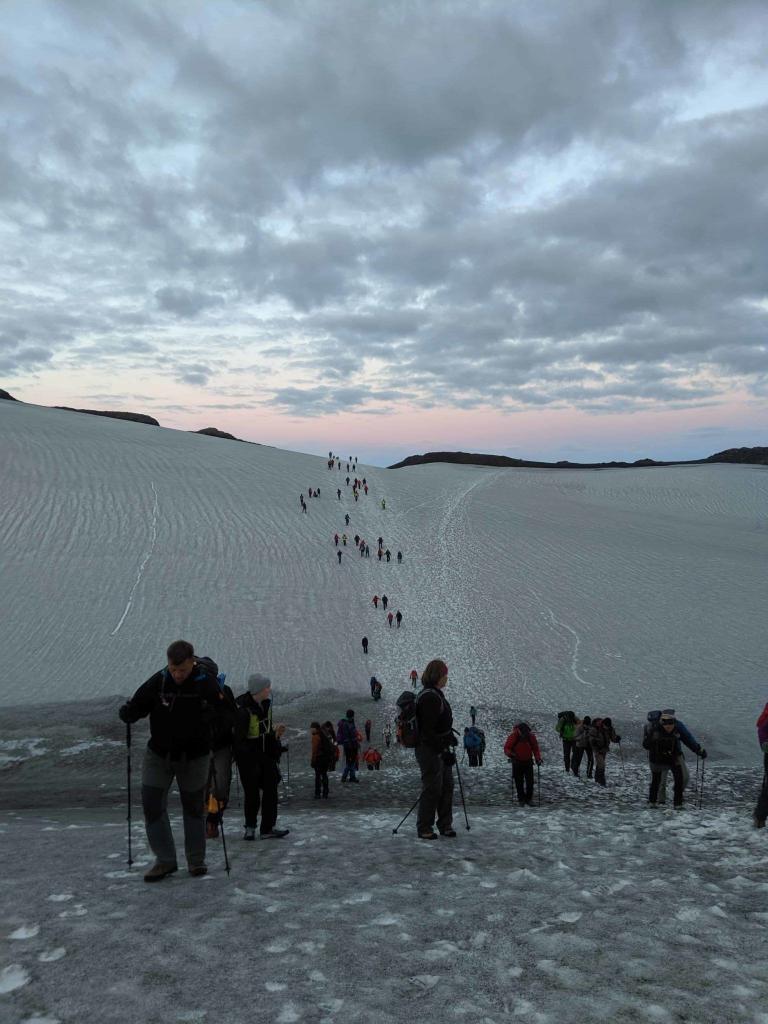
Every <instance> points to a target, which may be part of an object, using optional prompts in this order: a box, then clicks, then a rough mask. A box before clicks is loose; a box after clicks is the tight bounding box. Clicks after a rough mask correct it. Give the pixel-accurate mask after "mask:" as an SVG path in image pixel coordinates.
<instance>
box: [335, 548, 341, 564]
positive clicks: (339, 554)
mask: <svg viewBox="0 0 768 1024" xmlns="http://www.w3.org/2000/svg"><path fill="white" fill-rule="evenodd" d="M336 557H337V558H338V560H339V565H341V552H340V551H337V552H336Z"/></svg>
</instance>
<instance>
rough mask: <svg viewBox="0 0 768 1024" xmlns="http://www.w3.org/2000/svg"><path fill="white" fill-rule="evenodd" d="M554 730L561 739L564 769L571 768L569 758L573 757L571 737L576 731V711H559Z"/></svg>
mask: <svg viewBox="0 0 768 1024" xmlns="http://www.w3.org/2000/svg"><path fill="white" fill-rule="evenodd" d="M555 732H556V733H557V735H558V736H559V737H560V739H561V740H562V741H563V761H564V762H565V770H566V771H567V772H569V771H570V770H571V759H572V757H573V737H574V735H575V733H576V712H575V711H560V712H559V713H558V716H557V725H556V726H555Z"/></svg>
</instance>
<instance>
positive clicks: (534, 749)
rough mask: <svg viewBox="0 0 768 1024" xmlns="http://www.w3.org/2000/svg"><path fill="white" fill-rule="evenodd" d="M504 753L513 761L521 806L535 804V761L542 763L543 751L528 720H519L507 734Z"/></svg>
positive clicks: (513, 770)
mask: <svg viewBox="0 0 768 1024" xmlns="http://www.w3.org/2000/svg"><path fill="white" fill-rule="evenodd" d="M504 753H505V754H506V755H507V757H508V758H509V759H510V761H511V762H512V778H513V779H514V780H515V788H516V789H517V799H518V800H519V802H520V804H521V806H522V805H526V806H528V807H530V806H531V805H532V804H533V762H534V760H535V761H536V764H541V763H542V760H541V751H540V750H539V743H538V740H537V739H536V734H535V733H534V732H533V730H532V729H531V727H530V725H528V723H527V722H518V723H517V725H516V726H515V727H514V729H513V730H512V732H511V733H510V734H509V736H507V742H506V743H505V744H504Z"/></svg>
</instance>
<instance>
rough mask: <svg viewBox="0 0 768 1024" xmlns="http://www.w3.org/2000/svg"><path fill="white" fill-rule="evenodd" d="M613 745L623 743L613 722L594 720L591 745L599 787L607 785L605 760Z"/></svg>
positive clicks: (607, 719) (590, 734)
mask: <svg viewBox="0 0 768 1024" xmlns="http://www.w3.org/2000/svg"><path fill="white" fill-rule="evenodd" d="M575 731H576V730H575V727H574V733H575ZM612 743H621V736H617V735H616V732H615V731H614V728H613V722H612V721H611V720H610V718H594V719H593V720H592V724H591V725H590V727H589V745H590V746H591V748H592V754H593V756H594V758H595V782H596V783H597V784H598V786H604V785H605V759H606V757H608V753H609V751H610V748H611V744H612ZM563 744H565V740H563Z"/></svg>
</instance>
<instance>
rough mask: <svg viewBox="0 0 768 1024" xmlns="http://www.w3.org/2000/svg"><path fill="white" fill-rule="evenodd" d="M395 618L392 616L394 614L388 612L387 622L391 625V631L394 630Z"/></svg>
mask: <svg viewBox="0 0 768 1024" xmlns="http://www.w3.org/2000/svg"><path fill="white" fill-rule="evenodd" d="M394 618H395V616H394V615H393V614H392V612H387V622H388V623H389V628H390V629H392V622H393V621H394Z"/></svg>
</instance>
